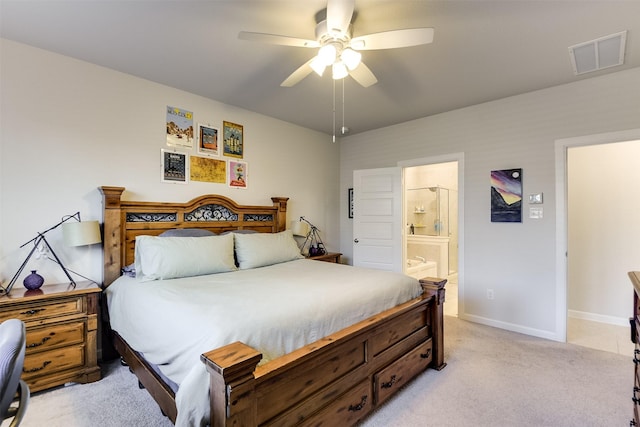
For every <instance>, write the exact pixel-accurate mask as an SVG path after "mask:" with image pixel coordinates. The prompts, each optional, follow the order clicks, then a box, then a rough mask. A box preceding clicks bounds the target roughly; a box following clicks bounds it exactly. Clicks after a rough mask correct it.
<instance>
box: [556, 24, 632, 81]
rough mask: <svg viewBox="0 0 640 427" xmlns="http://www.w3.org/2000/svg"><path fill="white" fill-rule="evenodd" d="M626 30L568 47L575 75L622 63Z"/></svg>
mask: <svg viewBox="0 0 640 427" xmlns="http://www.w3.org/2000/svg"><path fill="white" fill-rule="evenodd" d="M626 40H627V31H626V30H625V31H622V32H620V33H616V34H611V35H610V36H605V37H600V38H599V39H595V40H591V41H588V42H585V43H580V44H576V45H573V46H570V47H569V56H571V65H573V72H574V73H575V74H576V75H579V74H584V73H590V72H592V71H598V70H602V69H604V68H609V67H615V66H616V65H622V64H623V63H624V46H625V43H626Z"/></svg>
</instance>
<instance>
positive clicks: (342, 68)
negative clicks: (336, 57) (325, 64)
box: [331, 61, 349, 80]
mask: <svg viewBox="0 0 640 427" xmlns="http://www.w3.org/2000/svg"><path fill="white" fill-rule="evenodd" d="M331 71H332V74H333V79H334V80H340V79H344V78H345V77H347V76H348V75H349V72H348V71H347V66H346V65H344V64H343V63H342V62H341V61H339V62H336V63H334V64H333V66H332V70H331Z"/></svg>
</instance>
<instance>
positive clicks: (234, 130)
mask: <svg viewBox="0 0 640 427" xmlns="http://www.w3.org/2000/svg"><path fill="white" fill-rule="evenodd" d="M243 133H244V132H243V127H242V125H239V124H237V123H231V122H222V138H223V140H222V144H223V154H224V155H225V156H229V157H237V158H239V159H242V158H243V155H244V138H243Z"/></svg>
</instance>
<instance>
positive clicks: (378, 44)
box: [351, 28, 433, 50]
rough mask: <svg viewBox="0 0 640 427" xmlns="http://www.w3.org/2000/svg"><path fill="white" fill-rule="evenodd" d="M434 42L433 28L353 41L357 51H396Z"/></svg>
mask: <svg viewBox="0 0 640 427" xmlns="http://www.w3.org/2000/svg"><path fill="white" fill-rule="evenodd" d="M431 42H433V28H409V29H406V30H392V31H383V32H381V33H374V34H368V35H366V36H360V37H354V38H352V39H351V47H352V48H353V49H355V50H375V49H395V48H398V47H409V46H417V45H421V44H428V43H431Z"/></svg>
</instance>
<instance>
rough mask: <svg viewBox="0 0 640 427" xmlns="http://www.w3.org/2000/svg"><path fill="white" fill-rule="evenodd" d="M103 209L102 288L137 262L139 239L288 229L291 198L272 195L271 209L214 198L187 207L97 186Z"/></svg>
mask: <svg viewBox="0 0 640 427" xmlns="http://www.w3.org/2000/svg"><path fill="white" fill-rule="evenodd" d="M99 190H100V192H101V193H102V195H103V205H104V206H103V208H104V216H103V221H104V244H103V245H104V286H105V287H106V286H109V285H110V284H111V283H112V282H113V281H114V280H115V279H117V278H118V277H119V276H120V271H121V269H122V267H123V266H126V265H129V264H131V263H132V262H133V260H134V252H135V240H136V236H139V235H143V234H145V235H158V234H160V233H162V232H164V231H166V230H169V229H172V228H201V229H206V230H210V231H212V232H214V233H217V234H220V233H222V232H224V231H229V230H254V231H258V232H261V233H277V232H280V231H284V230H285V229H286V225H287V200H289V198H288V197H272V198H271V201H272V202H273V205H272V206H247V205H238V204H237V203H236V202H234V201H233V200H231V199H229V198H227V197H225V196H220V195H216V194H209V195H205V196H200V197H197V198H195V199H193V200H191V201H189V202H186V203H171V202H135V201H129V200H122V193H123V192H124V190H125V188H124V187H108V186H103V187H99Z"/></svg>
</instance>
